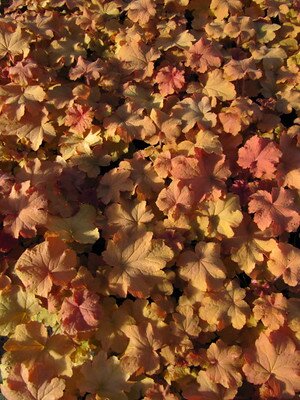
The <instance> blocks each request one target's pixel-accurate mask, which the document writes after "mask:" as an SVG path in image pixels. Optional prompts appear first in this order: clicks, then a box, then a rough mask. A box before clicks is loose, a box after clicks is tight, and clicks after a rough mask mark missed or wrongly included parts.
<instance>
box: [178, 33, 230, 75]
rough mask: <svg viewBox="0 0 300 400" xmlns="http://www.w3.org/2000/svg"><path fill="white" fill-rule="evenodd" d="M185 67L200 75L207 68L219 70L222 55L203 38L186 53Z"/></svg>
mask: <svg viewBox="0 0 300 400" xmlns="http://www.w3.org/2000/svg"><path fill="white" fill-rule="evenodd" d="M186 58H187V60H186V66H188V67H191V68H192V69H193V70H196V71H197V72H199V73H200V74H203V73H204V72H206V71H207V69H208V67H216V68H219V67H220V66H221V61H222V55H221V53H220V52H219V51H218V50H217V49H216V48H215V47H214V45H213V43H211V42H209V41H208V40H207V39H206V38H205V37H204V36H203V37H202V38H201V39H200V40H198V42H196V43H195V44H193V46H192V47H190V49H189V50H188V51H187V52H186Z"/></svg>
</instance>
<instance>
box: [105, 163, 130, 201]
mask: <svg viewBox="0 0 300 400" xmlns="http://www.w3.org/2000/svg"><path fill="white" fill-rule="evenodd" d="M133 188H134V185H133V182H132V180H131V179H130V171H128V170H125V169H122V168H120V167H119V168H114V169H112V170H110V171H109V172H107V173H106V174H104V175H103V176H102V178H101V179H100V182H99V186H98V188H97V194H98V197H99V198H100V199H101V201H102V203H104V204H108V203H110V202H111V201H114V202H118V201H120V199H121V198H120V195H121V192H131V191H133Z"/></svg>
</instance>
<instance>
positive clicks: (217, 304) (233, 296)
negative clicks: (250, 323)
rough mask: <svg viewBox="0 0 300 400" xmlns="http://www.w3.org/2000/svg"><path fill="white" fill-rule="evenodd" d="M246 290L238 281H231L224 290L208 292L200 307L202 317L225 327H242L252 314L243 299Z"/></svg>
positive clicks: (221, 327)
mask: <svg viewBox="0 0 300 400" xmlns="http://www.w3.org/2000/svg"><path fill="white" fill-rule="evenodd" d="M245 295H246V291H245V290H244V289H242V288H240V287H239V286H238V284H237V283H236V281H230V282H229V283H228V284H227V285H226V286H225V287H224V289H223V290H220V291H215V292H207V293H206V294H205V296H204V298H203V299H202V302H201V306H200V309H199V315H200V318H202V319H203V320H205V321H207V322H208V323H209V324H213V325H217V327H218V329H223V328H225V327H227V326H230V325H232V326H233V328H235V329H242V328H243V326H244V325H245V324H246V319H247V317H248V316H249V314H250V308H249V306H248V304H247V303H246V302H245V301H244V300H243V299H244V297H245Z"/></svg>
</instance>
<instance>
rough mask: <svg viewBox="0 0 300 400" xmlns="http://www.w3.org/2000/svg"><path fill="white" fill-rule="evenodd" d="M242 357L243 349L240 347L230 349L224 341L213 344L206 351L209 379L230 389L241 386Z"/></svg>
mask: <svg viewBox="0 0 300 400" xmlns="http://www.w3.org/2000/svg"><path fill="white" fill-rule="evenodd" d="M241 355H242V349H241V348H240V347H238V346H230V347H229V346H227V345H226V344H225V343H224V342H223V341H222V340H218V341H217V342H216V343H212V344H211V345H210V346H209V348H208V349H207V351H206V359H207V362H208V367H207V368H206V374H207V376H208V377H209V379H210V380H211V381H212V382H214V383H219V384H221V385H223V386H224V387H226V388H228V389H229V388H234V387H236V386H241V385H242V375H241V373H240V372H241V367H242V360H241Z"/></svg>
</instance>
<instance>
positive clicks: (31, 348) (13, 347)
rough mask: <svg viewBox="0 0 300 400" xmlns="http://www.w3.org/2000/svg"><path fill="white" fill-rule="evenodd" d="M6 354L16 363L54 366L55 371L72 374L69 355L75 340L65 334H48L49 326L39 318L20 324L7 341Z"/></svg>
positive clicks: (32, 366)
mask: <svg viewBox="0 0 300 400" xmlns="http://www.w3.org/2000/svg"><path fill="white" fill-rule="evenodd" d="M3 347H4V349H5V350H6V352H7V353H5V356H4V359H3V363H4V364H5V357H9V360H11V361H12V362H13V363H24V365H25V366H26V367H27V368H30V369H34V366H35V365H37V366H38V367H39V366H40V363H41V364H42V365H43V367H44V368H45V369H47V368H49V370H53V373H54V374H57V375H58V376H59V375H66V376H71V375H72V367H71V359H70V355H71V354H72V353H73V351H74V345H73V342H72V341H71V340H70V339H69V338H68V337H67V336H64V335H60V334H57V335H52V336H51V337H48V336H47V329H46V327H45V326H44V325H42V324H41V323H39V322H36V321H31V322H28V323H27V324H21V325H18V326H17V327H16V329H15V331H14V333H13V334H12V335H11V337H10V338H9V339H8V340H7V341H6V342H5V344H4V346H3Z"/></svg>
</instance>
